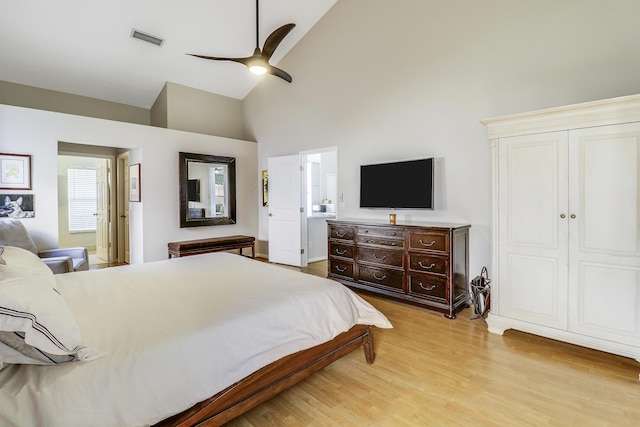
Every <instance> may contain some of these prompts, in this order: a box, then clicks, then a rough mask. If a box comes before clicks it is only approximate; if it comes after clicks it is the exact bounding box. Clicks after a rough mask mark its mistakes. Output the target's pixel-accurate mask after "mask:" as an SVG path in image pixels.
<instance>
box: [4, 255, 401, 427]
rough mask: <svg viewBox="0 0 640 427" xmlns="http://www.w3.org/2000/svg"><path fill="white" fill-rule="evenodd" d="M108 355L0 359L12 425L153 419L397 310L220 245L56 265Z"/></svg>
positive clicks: (85, 324)
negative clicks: (120, 262)
mask: <svg viewBox="0 0 640 427" xmlns="http://www.w3.org/2000/svg"><path fill="white" fill-rule="evenodd" d="M55 277H56V281H57V287H58V290H59V291H60V293H61V294H62V295H63V296H64V298H65V299H66V300H67V302H68V304H69V305H70V307H71V310H72V312H73V314H74V316H75V318H76V321H77V323H78V325H79V326H80V331H81V334H82V343H83V345H85V346H87V347H89V348H90V349H92V350H93V352H94V353H100V352H104V353H105V355H104V356H103V357H101V358H99V359H97V360H93V361H90V362H72V363H66V364H62V365H55V366H35V365H11V366H8V367H6V368H4V369H3V370H1V371H0V425H2V426H7V427H9V426H19V427H29V426H51V427H55V426H64V427H73V426H78V427H86V426H92V425H95V426H101V427H102V426H104V427H107V426H114V427H125V426H146V425H151V424H154V423H157V422H159V421H161V420H162V419H164V418H167V417H168V416H171V415H173V414H176V413H179V412H182V411H183V410H185V409H187V408H189V407H191V406H192V405H194V404H195V403H197V402H200V401H202V400H205V399H206V398H208V397H210V396H212V395H214V394H215V393H217V392H219V391H221V390H223V389H224V388H226V387H228V386H229V385H231V384H233V383H235V382H236V381H238V380H240V379H242V378H244V377H246V376H247V375H249V374H251V373H252V372H254V371H256V370H258V369H259V368H261V367H262V366H264V365H267V364H269V363H271V362H273V361H275V360H278V359H279V358H281V357H283V356H285V355H287V354H291V353H294V352H296V351H300V350H304V349H307V348H310V347H312V346H314V345H317V344H320V343H323V342H326V341H328V340H330V339H332V338H334V337H335V336H336V335H338V334H340V333H342V332H344V331H346V330H348V329H349V328H351V327H352V326H353V325H355V324H358V323H359V324H367V325H375V326H377V327H381V328H389V327H391V324H390V323H389V321H388V320H387V319H386V318H385V317H384V315H382V314H381V313H380V312H378V311H377V310H376V309H375V308H373V307H372V306H371V305H369V304H368V303H367V302H365V301H364V300H362V299H361V298H360V297H358V296H357V295H356V294H354V293H353V292H351V291H350V290H349V289H347V288H346V287H344V286H343V285H341V284H339V283H337V282H334V281H331V280H327V279H323V278H320V277H316V276H311V275H306V274H302V273H298V272H296V271H292V270H289V269H285V268H282V267H277V266H272V265H269V264H266V263H262V262H258V261H255V260H251V259H248V258H245V257H241V256H238V255H235V254H228V253H215V254H206V255H198V256H192V257H184V258H177V259H171V260H166V261H159V262H153V263H147V264H140V265H131V266H125V267H116V268H110V269H104V270H95V271H86V272H78V273H70V274H61V275H56V276H55Z"/></svg>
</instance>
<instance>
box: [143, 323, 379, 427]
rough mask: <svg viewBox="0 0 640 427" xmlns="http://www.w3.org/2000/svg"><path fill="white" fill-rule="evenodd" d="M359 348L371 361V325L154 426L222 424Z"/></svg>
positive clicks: (262, 372) (287, 359) (283, 362)
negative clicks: (361, 348)
mask: <svg viewBox="0 0 640 427" xmlns="http://www.w3.org/2000/svg"><path fill="white" fill-rule="evenodd" d="M359 347H363V349H364V353H365V357H366V360H367V363H370V364H371V363H373V362H374V352H373V330H372V328H371V326H367V325H356V326H354V327H353V328H351V329H349V330H348V331H347V332H344V333H342V334H340V335H338V336H337V337H336V338H334V339H333V340H331V341H328V342H326V343H324V344H320V345H318V346H315V347H312V348H310V349H308V350H303V351H300V352H298V353H294V354H291V355H289V356H285V357H283V358H282V359H280V360H277V361H275V362H273V363H271V364H270V365H267V366H265V367H264V368H262V369H260V370H258V371H256V372H254V373H253V374H251V375H249V376H248V377H246V378H244V379H242V380H240V381H238V382H237V383H235V384H233V385H232V386H230V387H228V388H227V389H225V390H223V391H221V392H220V393H218V394H216V395H215V396H213V397H211V398H209V399H207V400H205V401H203V402H200V403H198V404H196V405H195V406H193V407H192V408H190V409H188V410H186V411H184V412H182V413H180V414H177V415H174V416H173V417H171V418H168V419H166V420H164V421H162V422H160V423H158V424H156V426H155V427H169V426H172V427H174V426H176V427H177V426H180V427H187V426H196V425H198V426H219V425H222V424H224V423H225V422H227V421H229V420H232V419H233V418H235V417H237V416H239V415H241V414H243V413H244V412H246V411H248V410H249V409H252V408H254V407H255V406H257V405H259V404H260V403H262V402H264V401H265V400H267V399H269V398H271V397H273V396H275V395H276V394H278V393H280V392H281V391H283V390H286V389H287V388H289V387H291V386H292V385H294V384H296V383H298V382H300V381H302V380H303V379H305V378H307V377H308V376H309V375H311V374H313V373H314V372H317V371H319V370H320V369H322V368H324V367H325V366H327V365H329V364H330V363H332V362H334V361H336V360H338V359H339V358H341V357H342V356H344V355H346V354H348V353H350V352H352V351H353V350H356V349H357V348H359Z"/></svg>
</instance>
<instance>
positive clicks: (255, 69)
mask: <svg viewBox="0 0 640 427" xmlns="http://www.w3.org/2000/svg"><path fill="white" fill-rule="evenodd" d="M249 71H251V72H252V73H253V74H255V75H256V76H261V75H263V74H264V73H266V72H267V68H266V67H265V66H264V65H260V64H254V65H251V66H249Z"/></svg>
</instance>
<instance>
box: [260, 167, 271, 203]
mask: <svg viewBox="0 0 640 427" xmlns="http://www.w3.org/2000/svg"><path fill="white" fill-rule="evenodd" d="M262 206H269V172H268V171H267V170H263V171H262Z"/></svg>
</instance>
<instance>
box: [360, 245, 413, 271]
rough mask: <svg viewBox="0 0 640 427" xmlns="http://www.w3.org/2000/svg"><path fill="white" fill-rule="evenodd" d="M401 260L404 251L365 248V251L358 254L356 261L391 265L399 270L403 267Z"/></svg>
mask: <svg viewBox="0 0 640 427" xmlns="http://www.w3.org/2000/svg"><path fill="white" fill-rule="evenodd" d="M403 259H404V251H401V250H393V249H372V248H367V250H362V251H359V252H358V261H362V262H371V263H375V264H384V265H392V266H394V267H400V268H402V267H403V265H404V263H403Z"/></svg>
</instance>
